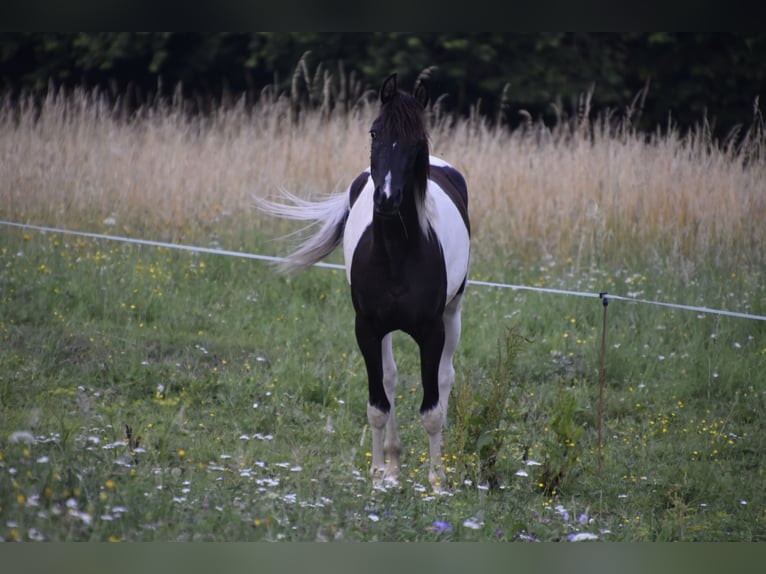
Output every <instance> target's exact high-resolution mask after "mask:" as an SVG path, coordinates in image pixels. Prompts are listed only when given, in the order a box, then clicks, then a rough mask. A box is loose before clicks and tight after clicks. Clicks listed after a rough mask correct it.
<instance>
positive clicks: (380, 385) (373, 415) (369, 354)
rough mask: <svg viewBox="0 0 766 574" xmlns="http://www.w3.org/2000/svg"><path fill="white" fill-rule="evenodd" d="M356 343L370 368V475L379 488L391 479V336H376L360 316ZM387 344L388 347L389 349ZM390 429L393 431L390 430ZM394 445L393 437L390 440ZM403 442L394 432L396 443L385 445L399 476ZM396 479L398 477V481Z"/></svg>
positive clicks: (394, 379)
mask: <svg viewBox="0 0 766 574" xmlns="http://www.w3.org/2000/svg"><path fill="white" fill-rule="evenodd" d="M355 330H356V341H357V344H358V345H359V350H360V351H361V353H362V357H364V364H365V367H366V368H367V384H368V391H369V398H368V401H367V420H368V421H369V423H370V430H371V432H372V466H371V468H370V473H371V474H372V480H373V483H374V484H375V485H381V484H383V483H384V482H385V480H386V479H387V478H388V477H389V475H390V471H388V470H387V468H386V457H385V452H384V441H385V438H386V437H385V434H386V432H385V431H386V426H387V425H389V421H390V420H391V419H392V418H393V417H392V414H393V412H392V411H393V406H392V403H391V402H390V401H389V397H388V394H389V393H388V392H387V388H386V387H387V386H388V385H386V386H384V365H385V367H386V369H385V375H386V379H388V380H387V382H388V383H389V384H390V381H391V374H392V372H391V368H390V367H391V363H392V362H393V361H392V360H391V361H390V362H389V360H388V359H389V358H391V359H392V357H389V356H386V360H385V361H384V354H385V349H386V347H388V349H389V351H390V343H391V341H390V336H387V337H382V336H381V335H379V334H378V333H376V332H375V330H374V329H373V327H372V325H370V324H369V322H368V321H366V320H365V319H364V318H362V317H360V316H359V315H357V317H356V329H355ZM386 341H387V342H388V345H386V344H385V343H386ZM395 369H396V367H395V365H394V370H393V384H394V385H395V384H396V370H395ZM391 396H393V387H392V388H391ZM389 428H390V427H389ZM389 442H390V437H389ZM398 442H399V439H398V436H397V435H396V434H395V431H394V443H391V444H388V445H385V446H387V448H386V450H389V455H391V454H394V455H395V457H394V459H393V461H392V464H391V466H394V465H395V467H396V472H397V473H398V468H399V453H398V449H399V445H398ZM394 478H395V477H394Z"/></svg>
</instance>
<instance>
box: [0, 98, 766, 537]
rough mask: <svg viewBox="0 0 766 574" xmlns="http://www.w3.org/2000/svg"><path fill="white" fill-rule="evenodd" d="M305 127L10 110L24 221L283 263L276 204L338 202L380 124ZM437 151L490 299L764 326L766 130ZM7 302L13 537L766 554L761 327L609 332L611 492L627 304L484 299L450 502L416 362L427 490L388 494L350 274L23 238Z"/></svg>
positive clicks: (455, 438)
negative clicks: (588, 543) (273, 217)
mask: <svg viewBox="0 0 766 574" xmlns="http://www.w3.org/2000/svg"><path fill="white" fill-rule="evenodd" d="M289 112H290V107H289V102H288V101H285V100H283V99H277V98H273V99H271V100H267V101H264V102H263V103H262V104H260V105H259V107H257V108H256V109H255V110H253V111H251V112H246V111H245V110H244V107H243V106H240V105H234V106H232V107H229V108H224V109H221V110H220V111H219V112H217V113H216V114H214V115H213V116H212V117H209V118H207V119H205V120H201V119H193V118H189V117H187V115H185V114H184V113H183V110H182V107H181V105H180V104H177V103H176V104H174V103H168V104H165V105H157V106H156V107H153V108H151V109H146V110H143V111H142V112H141V113H139V114H138V115H137V116H135V117H131V118H127V117H123V116H122V115H121V114H120V113H119V111H116V110H113V109H111V108H109V107H108V106H107V105H106V104H105V103H104V102H103V100H100V99H99V98H98V97H97V96H94V95H92V94H76V95H73V96H67V97H65V96H57V97H53V96H52V97H50V98H49V99H48V100H47V101H46V102H44V103H43V105H42V107H41V109H38V110H35V109H33V107H32V106H31V105H30V106H27V107H24V108H22V109H18V108H12V107H11V106H6V107H4V108H3V110H2V113H1V114H0V186H1V187H0V192H1V193H0V195H2V204H0V218H2V219H4V220H10V221H17V222H30V223H35V224H41V225H54V226H63V227H68V228H72V229H79V230H84V231H94V232H103V233H107V234H111V235H128V236H133V237H139V238H144V239H155V240H160V241H170V242H179V243H186V244H194V245H200V246H204V247H221V248H224V249H228V250H241V251H243V252H251V253H266V254H285V253H286V252H287V250H288V248H289V245H286V244H285V243H283V242H277V241H274V239H275V238H277V237H279V236H282V235H284V234H285V233H288V232H290V231H292V230H293V229H294V228H292V227H289V226H288V225H287V224H285V223H283V222H275V221H269V220H266V219H264V218H263V217H262V216H260V215H259V214H258V213H257V212H256V211H255V210H254V209H253V206H252V203H253V202H252V196H253V194H260V195H265V196H268V195H272V194H274V193H276V191H277V190H278V188H279V187H280V186H283V187H285V188H287V189H289V190H291V191H293V192H295V193H299V194H301V195H304V196H311V195H317V194H321V193H329V192H332V191H340V190H342V189H343V188H344V187H345V186H346V185H347V184H348V182H349V181H350V180H351V179H352V178H353V177H354V176H355V175H356V173H357V172H358V171H359V170H360V168H361V167H362V166H364V164H365V162H366V158H367V127H368V124H369V120H370V118H371V117H372V113H373V111H372V110H371V108H370V107H368V106H367V105H365V104H359V105H357V106H355V107H353V108H352V109H351V111H349V112H344V111H340V110H337V111H334V112H332V113H329V114H328V113H323V112H322V110H320V109H317V110H316V111H311V110H309V111H307V112H305V113H304V114H303V115H302V116H301V117H300V118H298V119H295V118H293V120H294V121H292V120H291V119H290V113H289ZM432 125H433V127H432V133H431V144H432V152H433V153H435V154H437V155H441V156H442V157H444V158H445V159H448V160H449V161H451V162H452V163H454V164H455V165H456V166H458V167H459V168H460V169H461V170H462V171H463V172H464V173H465V175H466V179H467V180H468V183H469V193H470V194H471V210H472V217H473V221H474V222H475V225H474V227H475V234H474V237H473V243H472V246H473V253H474V256H473V264H472V277H473V278H475V279H479V280H490V281H500V282H502V281H507V282H511V283H516V284H525V285H530V286H540V287H552V288H559V289H567V290H577V291H585V292H591V293H597V292H600V291H609V292H610V293H614V294H619V295H624V296H631V297H639V298H643V299H653V300H661V301H667V302H675V303H683V304H690V305H704V306H708V307H712V308H717V309H727V310H731V311H741V312H747V313H753V314H758V315H766V278H765V277H764V269H766V266H765V264H766V256H765V254H764V247H765V246H766V226H764V225H763V222H764V221H766V188H764V182H765V181H766V157H764V154H763V144H764V141H765V140H764V136H763V129H762V120H760V123H759V120H758V118H756V122H755V123H754V124H753V126H752V127H751V128H750V131H749V132H748V133H747V135H746V136H745V137H743V138H740V139H738V140H737V141H738V142H741V143H738V144H737V145H734V144H731V145H725V144H718V143H716V142H713V141H711V140H710V139H709V138H708V137H706V131H705V129H704V127H702V128H700V129H699V130H698V131H697V132H694V133H692V134H689V135H683V136H682V135H681V134H679V133H677V132H676V131H674V130H672V129H670V130H658V133H657V134H654V135H653V136H651V137H643V136H641V135H639V134H635V133H633V132H632V131H631V130H630V129H629V128H628V127H626V126H625V125H623V126H622V127H619V126H617V127H614V126H610V125H608V124H607V123H606V122H605V121H602V120H599V119H596V118H590V117H589V116H588V115H587V114H586V115H585V116H584V117H581V118H580V119H579V120H578V119H575V120H573V121H567V122H562V124H561V125H560V126H557V127H556V128H553V129H548V130H544V129H542V128H541V127H539V126H535V125H532V126H530V127H529V128H527V129H525V130H517V131H514V132H508V131H506V130H503V129H495V128H490V127H489V126H488V125H486V124H485V123H483V122H481V121H479V120H476V119H469V120H460V121H452V120H450V119H449V118H446V117H442V116H440V115H439V114H438V113H437V114H435V117H434V118H433V122H432ZM338 255H339V254H335V255H334V256H333V258H332V261H336V262H337V261H339V259H338ZM0 296H1V297H2V301H1V302H0V337H1V338H2V345H1V346H0V475H1V476H2V477H3V478H2V480H0V536H2V537H3V538H4V539H6V540H62V541H68V540H99V541H109V540H111V541H121V540H128V541H140V540H237V541H240V540H241V541H245V540H286V541H315V540H345V541H356V540H361V541H371V540H395V541H418V540H426V541H428V540H455V541H457V540H478V541H490V540H496V541H526V540H539V541H557V540H587V539H594V538H597V539H598V540H608V541H665V540H740V541H764V540H766V495H765V494H764V492H763V485H764V484H765V483H766V473H765V469H764V464H763V460H764V456H766V438H765V436H766V435H764V424H765V423H766V417H764V407H766V376H764V374H763V373H764V370H765V369H766V324H765V323H764V322H763V321H756V320H747V319H740V318H734V317H726V316H718V315H715V314H703V313H698V312H690V311H684V310H678V309H669V308H664V307H656V306H651V305H644V304H638V303H628V302H623V301H615V302H613V303H612V304H610V305H609V307H608V315H607V338H606V342H607V345H606V348H607V353H606V356H605V373H606V385H605V393H604V416H603V437H604V438H603V442H604V445H603V460H602V464H601V473H600V474H599V472H598V467H599V464H598V463H599V460H598V449H597V430H596V429H597V426H598V398H599V366H600V354H599V351H600V345H601V334H602V332H601V326H602V319H603V308H602V306H601V302H600V301H599V300H598V299H588V298H579V297H564V296H560V295H551V294H546V293H533V292H528V291H510V290H503V289H493V288H487V287H480V286H472V287H471V288H470V289H469V290H468V292H467V294H466V298H465V301H464V307H463V308H464V313H463V339H462V342H461V346H460V348H459V351H458V354H457V357H456V369H457V371H458V375H457V381H456V387H455V390H454V391H453V396H452V401H451V405H450V414H449V421H448V426H447V428H446V431H445V452H444V456H445V464H446V465H447V467H448V472H447V477H448V481H449V482H450V492H449V494H447V495H442V496H437V495H435V494H434V493H432V492H429V488H428V479H427V472H428V469H427V460H426V458H427V441H426V438H425V434H424V432H423V430H422V428H421V426H420V421H419V417H418V415H417V406H418V405H419V403H420V385H419V381H418V380H417V376H416V374H417V372H418V362H417V353H416V350H415V348H414V344H412V342H411V341H409V340H408V339H407V338H406V337H405V336H401V337H399V338H395V352H396V353H397V358H398V364H399V373H400V385H399V402H398V404H397V407H398V411H399V421H400V424H401V436H402V443H403V448H404V458H403V463H404V468H403V474H404V478H405V480H404V481H403V485H402V488H401V489H400V490H387V491H381V490H373V488H372V485H371V483H370V480H369V477H368V468H369V461H370V454H369V449H370V434H369V432H368V429H367V428H366V424H367V421H366V414H365V402H366V380H365V374H364V365H363V362H362V359H361V356H360V354H359V352H358V351H357V349H356V344H355V341H354V337H353V330H352V324H353V311H352V309H351V304H350V300H349V296H348V287H347V285H346V281H345V276H344V274H343V273H342V272H340V271H335V270H327V269H311V270H309V271H307V272H306V273H304V274H302V275H297V276H291V277H286V276H281V275H278V274H276V273H275V272H274V270H273V268H272V267H270V266H269V265H267V264H264V263H260V262H257V261H252V260H247V259H244V258H240V257H230V256H229V257H227V256H219V255H212V254H193V253H189V252H184V251H178V250H173V249H166V248H156V247H144V246H137V245H130V244H123V243H117V242H111V241H106V240H98V239H85V238H79V237H74V236H67V235H62V234H57V233H40V232H37V231H30V230H23V229H18V228H11V227H7V226H0Z"/></svg>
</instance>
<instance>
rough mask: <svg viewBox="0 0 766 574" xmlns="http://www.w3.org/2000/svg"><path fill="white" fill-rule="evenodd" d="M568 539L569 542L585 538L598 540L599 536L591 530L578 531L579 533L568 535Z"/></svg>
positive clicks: (580, 540)
mask: <svg viewBox="0 0 766 574" xmlns="http://www.w3.org/2000/svg"><path fill="white" fill-rule="evenodd" d="M567 540H569V542H582V541H584V540H598V536H596V535H595V534H591V533H590V532H578V533H577V534H575V533H572V534H570V535H569V536H567Z"/></svg>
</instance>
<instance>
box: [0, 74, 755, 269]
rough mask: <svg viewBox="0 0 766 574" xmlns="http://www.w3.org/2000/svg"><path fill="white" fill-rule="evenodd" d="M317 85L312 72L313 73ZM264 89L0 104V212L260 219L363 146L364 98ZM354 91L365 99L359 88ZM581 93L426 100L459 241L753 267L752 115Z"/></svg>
mask: <svg viewBox="0 0 766 574" xmlns="http://www.w3.org/2000/svg"><path fill="white" fill-rule="evenodd" d="M323 89H324V91H325V92H326V91H327V82H325V83H324V88H323ZM294 101H295V100H294V98H291V97H285V96H283V97H277V96H276V95H274V93H273V92H268V93H266V94H265V95H264V97H263V98H262V99H261V101H260V102H259V103H258V104H257V105H255V106H254V107H252V108H247V109H246V107H245V105H244V104H243V103H242V102H239V103H234V104H231V105H228V106H224V107H221V108H220V109H218V110H217V111H215V112H213V113H212V114H210V115H208V116H205V117H201V116H194V115H191V114H188V113H186V111H185V109H184V104H183V103H182V102H181V101H180V99H176V100H174V101H171V102H160V103H158V104H156V105H154V106H152V107H150V108H145V109H141V110H139V111H138V113H135V114H131V115H129V116H128V115H126V114H124V113H122V112H121V111H120V110H121V108H119V106H116V107H110V106H109V105H108V104H107V103H106V100H105V99H104V98H102V97H100V96H99V95H98V94H95V93H86V92H82V91H79V92H75V93H73V94H70V95H63V94H61V93H52V94H51V95H50V96H49V97H48V98H47V99H45V100H44V101H43V102H42V103H41V104H40V105H33V104H32V103H30V102H26V103H22V104H18V105H11V104H9V103H7V102H6V103H5V104H4V105H3V106H2V109H1V110H0V192H1V195H2V204H1V205H0V217H2V218H3V219H6V220H14V221H26V222H33V223H37V224H47V225H68V226H72V227H77V228H80V229H83V228H85V229H89V230H99V229H102V228H103V222H104V221H105V220H107V219H108V218H110V219H112V220H114V221H116V223H117V226H118V229H120V230H122V231H123V232H132V233H136V234H139V233H143V234H149V235H152V236H153V237H157V238H164V239H168V238H170V239H179V238H182V237H184V238H189V237H193V236H195V235H197V234H200V233H207V232H211V231H217V232H221V231H226V230H231V229H233V228H241V227H251V228H255V227H258V226H261V225H268V226H271V225H274V224H273V223H272V222H266V221H265V220H263V218H262V217H261V216H260V215H259V214H258V213H257V212H256V211H255V209H254V208H253V201H252V197H253V195H254V194H258V195H264V196H268V195H272V194H274V193H275V192H276V191H277V190H278V188H279V187H285V188H287V189H289V190H290V191H292V192H295V193H298V194H300V195H305V196H312V195H318V194H324V193H330V192H340V191H342V190H343V189H344V188H345V186H346V185H347V184H348V183H349V182H350V181H351V180H352V179H353V177H354V176H355V175H356V174H357V173H358V172H359V171H360V169H362V168H363V167H364V166H365V165H366V163H367V161H368V127H369V125H370V123H371V120H372V118H373V116H374V113H375V109H376V106H375V103H374V101H371V100H370V99H365V98H361V97H360V98H359V99H358V100H357V101H356V102H355V105H352V106H336V107H334V108H331V107H330V106H327V105H326V101H325V102H324V103H322V104H321V105H316V106H313V107H312V106H309V108H308V109H306V110H305V111H304V112H301V113H296V110H295V106H294V105H292V104H293V103H294ZM370 102H371V103H370ZM591 116H592V114H590V113H589V112H588V111H587V110H585V112H584V113H580V114H579V115H576V117H575V118H573V119H571V120H562V121H561V122H560V124H559V125H557V126H555V127H554V128H547V127H545V126H542V125H540V124H535V123H534V122H530V123H529V124H528V125H527V126H525V127H523V128H519V129H515V130H509V129H507V128H504V127H502V126H499V127H498V126H494V127H492V126H490V124H489V123H488V122H487V121H485V120H484V119H482V118H481V117H480V116H479V114H473V115H472V116H471V117H470V118H466V119H455V118H451V117H449V116H446V115H444V114H441V113H439V107H438V105H437V106H436V108H435V109H434V110H433V113H432V122H431V124H432V125H431V136H430V137H431V151H432V153H434V154H436V155H439V156H442V157H444V158H445V159H447V160H448V161H450V162H452V163H453V164H454V165H456V166H457V167H459V168H460V169H461V170H462V171H463V172H464V174H465V176H466V179H467V181H468V184H469V193H470V209H471V213H472V218H473V221H474V228H475V233H474V246H475V249H476V251H477V253H478V255H479V256H481V254H482V253H490V252H492V251H495V252H496V251H497V250H498V248H500V249H503V250H504V251H505V252H506V253H507V254H508V255H509V257H512V256H514V254H516V255H518V256H520V257H521V258H523V259H528V258H534V257H539V256H541V255H551V256H553V257H555V258H557V259H564V258H571V259H572V260H573V262H574V263H575V264H581V265H586V264H590V263H591V262H592V261H594V260H595V259H598V258H599V257H602V256H603V257H607V256H608V257H612V258H623V257H628V258H629V257H634V256H636V257H653V258H656V259H658V260H663V261H666V262H667V263H669V264H670V265H674V266H677V265H691V266H692V267H694V266H696V265H698V264H701V263H709V262H713V263H718V264H721V265H724V266H728V265H743V264H746V265H752V266H756V267H757V266H761V267H762V266H763V264H764V263H765V262H766V259H765V258H764V246H766V225H765V223H766V153H764V142H765V141H766V137H765V136H764V130H763V120H762V117H761V116H760V112H758V111H757V110H756V115H755V117H756V119H755V121H754V123H753V126H751V127H750V128H749V131H748V132H747V133H746V134H745V135H744V136H742V135H740V137H739V138H736V145H735V138H732V139H731V140H730V141H729V142H727V143H725V144H721V143H718V142H715V141H713V140H712V138H711V137H710V135H709V130H706V129H705V126H704V124H702V125H701V126H700V128H699V129H697V130H695V131H692V132H691V133H689V134H687V135H682V134H681V133H679V131H678V130H675V129H672V128H671V129H665V130H658V131H657V132H656V133H655V134H653V135H651V136H646V135H642V134H640V133H637V132H636V131H634V130H632V129H630V127H629V126H628V124H627V123H626V122H625V121H622V122H620V121H615V120H614V118H610V117H609V116H599V117H595V118H594V117H591Z"/></svg>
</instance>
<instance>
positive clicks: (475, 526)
mask: <svg viewBox="0 0 766 574" xmlns="http://www.w3.org/2000/svg"><path fill="white" fill-rule="evenodd" d="M463 526H465V527H466V528H470V529H471V530H479V528H481V527H482V526H484V523H483V522H479V521H478V520H476V519H474V518H466V519H465V520H464V521H463Z"/></svg>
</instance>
